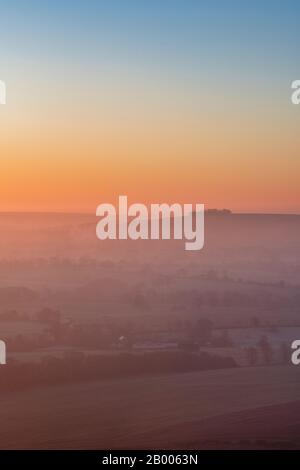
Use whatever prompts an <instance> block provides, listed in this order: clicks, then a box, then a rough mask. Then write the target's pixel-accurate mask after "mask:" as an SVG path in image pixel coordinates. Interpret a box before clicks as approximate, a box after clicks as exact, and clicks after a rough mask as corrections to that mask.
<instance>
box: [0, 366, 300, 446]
mask: <svg viewBox="0 0 300 470" xmlns="http://www.w3.org/2000/svg"><path fill="white" fill-rule="evenodd" d="M299 399H300V374H299V370H298V369H297V367H292V366H276V367H256V368H241V369H229V370H219V371H206V372H196V373H186V374H174V375H168V376H156V377H147V378H145V377H144V378H132V379H128V380H111V381H106V382H101V383H100V382H93V383H88V384H83V383H82V384H76V385H67V386H55V387H51V388H43V389H38V390H34V391H25V392H24V391H23V392H20V393H13V394H10V395H2V396H1V398H0V446H1V448H2V449H13V448H26V449H28V448H36V449H47V448H63V449H66V448H73V449H76V448H94V449H101V448H102V449H112V448H133V449H134V448H138V447H140V448H141V447H142V448H143V447H144V448H149V449H150V448H157V447H161V448H180V447H181V446H182V447H199V448H202V447H205V446H207V443H206V444H205V442H204V441H205V438H206V435H207V439H208V440H209V441H210V442H213V444H210V445H213V447H218V446H219V447H222V442H223V441H224V439H225V438H226V436H230V442H229V444H227V446H229V447H231V446H232V447H234V446H236V444H234V441H235V439H236V440H238V439H239V435H240V434H239V433H240V427H239V426H240V424H239V425H237V423H241V421H242V422H243V423H244V428H243V429H244V432H243V439H246V436H247V426H246V428H245V420H244V419H243V418H238V416H240V415H236V413H240V412H245V410H247V413H248V415H247V416H248V419H249V417H252V418H251V433H252V436H253V435H255V430H256V429H257V433H258V435H259V438H260V439H261V440H263V439H264V433H263V432H262V427H261V425H260V422H261V420H262V419H263V418H262V413H263V412H262V411H261V412H260V414H259V413H258V410H261V409H263V408H262V407H269V406H270V405H280V404H285V403H291V404H292V403H293V402H296V401H297V400H299ZM293 406H294V405H293ZM267 409H268V410H269V411H268V422H269V423H271V421H272V419H273V421H274V429H275V428H276V436H275V435H274V436H272V429H273V426H271V425H270V426H269V428H268V436H266V438H267V439H268V442H269V443H270V442H272V439H274V440H276V442H278V435H280V429H281V425H283V422H281V421H282V419H281V416H282V414H281V413H278V412H276V411H275V410H276V409H277V408H276V406H275V408H274V413H272V411H270V410H271V409H269V408H267ZM254 410H255V411H254ZM255 413H258V415H256V414H255ZM233 415H234V416H237V419H234V418H232V416H233ZM255 416H258V418H257V422H256V418H255ZM284 416H285V425H287V423H286V416H290V419H291V425H294V426H296V425H298V424H297V422H296V423H295V420H296V419H297V418H296V416H297V415H295V413H292V412H291V413H285V415H284ZM207 420H220V421H219V424H214V422H213V423H212V421H207ZM217 423H218V421H217ZM214 426H215V427H214ZM214 429H215V431H214ZM287 429H289V428H287V427H285V439H287V437H288V436H287V435H286V434H287V433H288V431H287ZM293 429H294V428H293ZM298 431H299V426H298ZM292 432H293V431H292V428H291V433H292ZM291 439H292V437H291ZM294 440H295V438H294V436H293V441H294ZM297 442H298V445H299V443H300V436H299V434H298V441H297ZM244 444H245V443H244ZM240 445H241V446H242V444H240ZM245 445H246V444H245ZM295 445H296V444H295Z"/></svg>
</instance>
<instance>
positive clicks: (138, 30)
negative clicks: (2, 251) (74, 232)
mask: <svg viewBox="0 0 300 470" xmlns="http://www.w3.org/2000/svg"><path fill="white" fill-rule="evenodd" d="M299 17H300V4H299V2H296V1H286V2H284V3H283V2H281V1H277V0H273V1H268V0H265V1H256V0H255V1H251V2H246V1H231V0H228V1H224V0H222V1H221V0H219V1H205V0H204V1H201V2H199V1H197V0H164V1H163V2H162V1H161V0H160V1H159V0H151V2H148V1H142V0H119V1H117V0H110V1H109V2H107V1H101V0H98V1H94V0H86V1H78V0H75V1H74V0H73V1H70V0H65V1H64V2H61V1H58V0H52V1H48V0H43V1H37V0H36V1H34V0H27V1H26V2H20V1H16V0H10V1H2V0H0V80H4V81H5V82H6V86H7V104H6V105H5V106H0V211H59V212H90V213H94V212H95V209H96V207H97V206H98V204H100V203H103V202H111V203H114V202H117V199H118V196H119V195H121V194H125V195H127V196H128V198H129V201H132V202H141V203H145V204H150V203H156V202H169V203H171V202H180V203H196V202H198V203H204V204H205V206H206V207H207V208H215V207H217V208H230V209H231V210H233V211H236V212H275V213H277V212H280V213H300V185H299V173H300V171H299V170H300V164H299V157H300V132H299V125H300V106H295V105H292V104H291V99H290V96H291V83H292V81H293V80H296V79H300V61H299V51H298V49H299V44H300V29H299Z"/></svg>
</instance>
